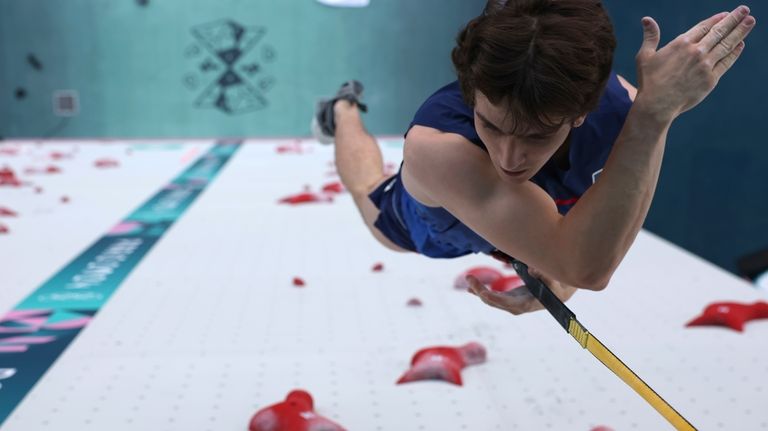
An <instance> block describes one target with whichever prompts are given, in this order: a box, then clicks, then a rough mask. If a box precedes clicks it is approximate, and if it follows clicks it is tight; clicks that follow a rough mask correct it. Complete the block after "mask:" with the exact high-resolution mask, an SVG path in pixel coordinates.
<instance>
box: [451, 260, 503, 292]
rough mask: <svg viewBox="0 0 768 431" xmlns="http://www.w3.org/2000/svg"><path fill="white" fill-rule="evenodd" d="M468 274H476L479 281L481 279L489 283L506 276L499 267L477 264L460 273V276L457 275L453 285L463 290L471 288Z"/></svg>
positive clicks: (482, 281)
mask: <svg viewBox="0 0 768 431" xmlns="http://www.w3.org/2000/svg"><path fill="white" fill-rule="evenodd" d="M468 275H472V276H474V277H475V278H477V279H478V281H480V283H483V284H487V285H491V284H493V283H494V282H495V281H496V280H498V279H500V278H502V277H503V276H504V274H502V273H501V271H499V270H497V269H494V268H491V267H488V266H476V267H474V268H470V269H469V270H467V271H464V272H462V273H461V274H459V276H458V277H456V280H455V281H454V282H453V287H455V288H456V289H461V290H467V289H469V282H468V281H467V276H468Z"/></svg>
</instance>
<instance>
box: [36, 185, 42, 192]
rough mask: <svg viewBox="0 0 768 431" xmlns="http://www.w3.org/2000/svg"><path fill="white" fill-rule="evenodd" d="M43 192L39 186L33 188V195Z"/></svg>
mask: <svg viewBox="0 0 768 431" xmlns="http://www.w3.org/2000/svg"><path fill="white" fill-rule="evenodd" d="M42 192H43V188H42V187H40V186H37V187H35V193H37V194H40V193H42Z"/></svg>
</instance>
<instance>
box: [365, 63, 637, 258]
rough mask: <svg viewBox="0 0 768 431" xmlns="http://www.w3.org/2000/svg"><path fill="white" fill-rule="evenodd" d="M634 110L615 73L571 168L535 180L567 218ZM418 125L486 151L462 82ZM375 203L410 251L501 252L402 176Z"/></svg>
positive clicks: (441, 94) (573, 145)
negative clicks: (416, 192)
mask: <svg viewBox="0 0 768 431" xmlns="http://www.w3.org/2000/svg"><path fill="white" fill-rule="evenodd" d="M631 106H632V101H631V100H630V98H629V95H628V94H627V91H626V89H624V87H622V86H621V83H620V82H619V80H618V78H617V76H616V74H615V73H612V74H611V76H610V79H609V81H608V84H607V87H606V89H605V92H604V93H603V95H602V97H601V99H600V105H599V106H598V108H597V109H596V110H594V111H593V112H590V113H589V115H587V118H586V120H585V121H584V124H582V125H581V126H580V127H577V128H574V129H573V130H572V131H571V135H570V149H569V154H568V159H569V161H570V166H569V167H568V169H562V168H560V167H558V166H556V164H555V163H554V162H552V161H549V162H548V163H547V164H546V165H545V166H544V167H543V168H542V169H541V170H540V171H539V172H538V173H536V175H534V177H533V178H531V181H532V182H534V183H535V184H537V185H539V186H540V187H541V188H542V189H544V190H545V191H546V192H547V193H548V194H549V195H550V196H551V197H552V199H554V201H555V203H556V204H557V208H558V211H559V212H560V213H561V214H566V213H567V212H568V211H569V210H570V209H571V208H572V207H573V205H574V204H576V202H577V201H578V200H579V198H580V197H581V196H582V195H583V194H584V193H585V192H586V191H587V189H588V188H589V187H590V186H591V185H592V184H594V182H595V181H596V179H597V177H598V176H599V175H600V172H602V170H603V166H604V165H605V162H606V160H607V159H608V155H609V153H610V151H611V148H613V143H614V142H615V141H616V138H617V137H618V135H619V132H620V131H621V129H622V127H623V126H624V121H625V120H626V118H627V114H628V112H629V108H630V107H631ZM414 125H420V126H426V127H431V128H433V129H438V130H441V131H443V132H449V133H457V134H459V135H461V136H463V137H465V138H466V139H467V140H469V141H470V142H472V143H473V144H475V145H477V146H479V147H480V148H482V149H484V150H485V145H483V142H482V141H481V140H480V137H479V136H478V135H477V132H476V130H475V124H474V112H473V110H472V108H471V107H470V106H468V105H467V104H466V103H465V102H464V99H463V98H462V95H461V90H460V88H459V83H458V81H455V82H453V83H451V84H448V85H446V86H445V87H443V88H441V89H439V90H438V91H437V92H435V94H433V95H432V96H430V97H429V98H428V99H427V100H426V101H425V102H424V104H423V105H422V106H421V108H419V110H418V111H417V112H416V115H415V116H414V119H413V122H412V123H411V125H410V126H409V127H408V130H410V128H411V127H413V126H414ZM370 199H371V200H372V201H373V202H374V204H375V205H376V206H377V207H378V208H379V210H380V214H379V218H378V219H377V220H376V223H375V225H376V227H377V228H378V229H379V230H381V231H382V233H384V235H386V236H387V237H388V238H389V239H390V240H392V241H393V242H394V243H396V244H398V245H400V246H401V247H403V248H406V249H408V250H411V251H415V252H418V253H421V254H423V255H425V256H429V257H435V258H451V257H458V256H463V255H466V254H470V253H490V252H491V251H493V250H495V249H496V247H494V246H493V245H492V244H491V243H489V242H488V241H486V240H485V239H483V238H482V237H480V236H479V235H477V234H476V233H475V232H473V231H472V230H471V229H469V228H468V227H467V226H466V225H464V224H463V223H462V222H461V221H460V220H459V219H457V218H456V217H454V216H453V215H452V214H451V213H449V212H448V211H446V210H445V209H443V208H433V207H427V206H425V205H422V204H420V203H419V202H417V201H416V200H415V199H414V198H413V197H412V196H411V195H410V194H408V191H407V190H405V188H404V187H403V184H402V181H401V180H400V172H398V173H397V174H396V175H394V176H393V177H392V178H390V179H389V180H388V181H385V182H384V183H383V184H382V185H381V186H380V187H379V188H378V189H377V190H375V191H374V192H373V193H371V195H370Z"/></svg>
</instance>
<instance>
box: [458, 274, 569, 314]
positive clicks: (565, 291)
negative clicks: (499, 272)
mask: <svg viewBox="0 0 768 431" xmlns="http://www.w3.org/2000/svg"><path fill="white" fill-rule="evenodd" d="M528 273H529V274H530V275H531V276H532V277H536V278H538V279H540V280H541V281H543V282H544V284H546V285H547V286H549V288H550V289H551V290H552V292H553V293H554V294H555V295H557V297H558V298H560V300H561V301H563V302H565V301H567V300H568V299H570V298H571V296H573V294H574V293H576V288H575V287H571V286H566V285H564V284H561V283H560V282H558V281H556V280H554V279H552V278H551V277H548V276H546V275H544V274H542V273H541V272H539V271H537V270H535V269H533V268H528ZM467 282H469V293H471V294H473V295H475V296H477V297H479V298H480V299H481V300H482V301H483V302H485V303H486V304H488V305H490V306H491V307H495V308H498V309H500V310H504V311H508V312H510V313H512V314H514V315H516V316H517V315H520V314H524V313H530V312H533V311H538V310H543V309H544V306H543V305H541V303H540V302H539V300H538V299H536V298H535V297H534V296H533V295H532V294H531V292H530V291H529V290H528V288H527V287H518V288H517V289H514V290H511V291H509V292H505V293H501V292H495V291H493V290H491V289H489V288H487V287H486V286H485V285H483V283H481V282H480V280H478V279H477V278H475V277H474V276H471V275H468V276H467Z"/></svg>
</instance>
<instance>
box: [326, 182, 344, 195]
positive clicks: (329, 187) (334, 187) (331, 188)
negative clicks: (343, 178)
mask: <svg viewBox="0 0 768 431" xmlns="http://www.w3.org/2000/svg"><path fill="white" fill-rule="evenodd" d="M323 192H325V193H332V194H339V193H344V185H343V184H341V183H340V182H338V181H337V182H333V183H328V184H326V185H324V186H323Z"/></svg>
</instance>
